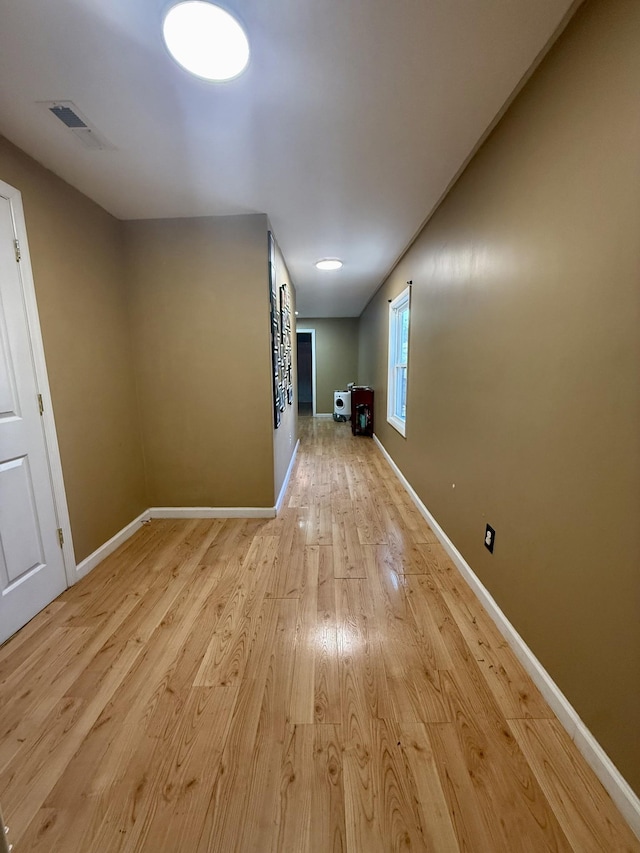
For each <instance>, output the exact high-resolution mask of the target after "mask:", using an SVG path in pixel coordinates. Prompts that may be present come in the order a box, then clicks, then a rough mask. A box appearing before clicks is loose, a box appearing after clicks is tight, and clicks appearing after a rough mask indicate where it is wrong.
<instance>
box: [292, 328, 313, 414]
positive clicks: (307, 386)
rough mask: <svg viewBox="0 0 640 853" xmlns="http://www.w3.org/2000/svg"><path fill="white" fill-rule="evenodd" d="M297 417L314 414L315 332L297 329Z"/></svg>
mask: <svg viewBox="0 0 640 853" xmlns="http://www.w3.org/2000/svg"><path fill="white" fill-rule="evenodd" d="M296 344H297V356H298V415H302V416H304V415H307V416H311V415H315V414H316V331H315V329H298V330H297V332H296Z"/></svg>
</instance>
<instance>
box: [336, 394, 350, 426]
mask: <svg viewBox="0 0 640 853" xmlns="http://www.w3.org/2000/svg"><path fill="white" fill-rule="evenodd" d="M333 417H334V419H335V420H341V421H347V420H349V418H350V417H351V392H350V391H334V392H333Z"/></svg>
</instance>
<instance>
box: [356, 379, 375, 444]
mask: <svg viewBox="0 0 640 853" xmlns="http://www.w3.org/2000/svg"><path fill="white" fill-rule="evenodd" d="M351 432H352V433H353V434H354V435H370V436H371V435H373V388H369V386H368V385H355V386H354V387H353V388H352V389H351Z"/></svg>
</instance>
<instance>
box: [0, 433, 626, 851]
mask: <svg viewBox="0 0 640 853" xmlns="http://www.w3.org/2000/svg"><path fill="white" fill-rule="evenodd" d="M300 434H301V445H300V449H299V453H298V459H297V462H296V467H295V469H294V473H293V477H292V481H291V484H290V486H289V491H288V494H287V497H286V499H285V506H284V508H283V510H282V512H281V513H280V515H279V516H278V518H277V519H272V520H265V519H245V520H243V519H227V520H218V519H215V520H210V519H209V520H196V519H194V520H169V519H166V520H153V521H151V522H150V523H148V524H146V525H144V526H143V527H142V529H141V530H140V531H139V532H138V533H137V534H136V535H135V536H134V537H133V538H131V539H130V540H129V541H128V542H127V543H126V544H125V545H124V546H123V547H122V548H121V549H120V550H119V551H117V552H116V553H114V554H113V555H112V556H110V557H109V558H108V559H107V560H105V561H104V562H103V563H102V564H101V565H100V566H98V567H97V568H96V569H95V570H94V571H93V572H92V573H91V574H90V575H89V576H87V577H86V578H85V579H84V580H82V581H81V582H80V583H78V584H77V585H76V586H74V587H72V588H71V589H69V590H68V591H67V592H65V593H64V594H63V595H62V596H60V598H58V599H57V600H56V601H54V602H53V603H52V604H51V605H50V606H49V607H48V608H47V609H46V610H45V611H43V612H42V613H40V614H39V615H38V616H37V617H36V618H35V619H34V620H32V622H30V623H29V624H28V625H27V626H26V627H25V628H24V629H23V630H22V631H21V632H19V633H18V634H17V635H15V637H14V638H13V639H12V640H10V641H9V642H8V643H6V644H5V645H4V646H3V647H1V648H0V803H2V808H3V811H4V816H5V818H6V820H7V823H8V824H9V826H10V827H11V837H10V840H11V841H13V843H14V845H15V847H14V850H15V853H30V851H43V853H44V851H46V852H47V853H56V851H60V853H98V851H100V853H102V851H108V853H116V851H122V853H125V851H126V852H127V853H130V851H146V853H157V852H158V851H162V853H178V851H180V853H205V851H210V853H213V852H214V851H215V853H232V851H238V853H249V851H255V853H267V851H278V853H337V851H344V853H378V851H379V853H387V851H409V850H411V851H446V853H454V851H460V853H461V851H472V853H519V851H532V853H542V851H573V852H574V853H591V852H592V853H599V852H600V851H611V853H614V851H615V853H617V851H635V853H638V851H640V843H639V842H638V841H637V840H636V839H635V837H634V836H633V835H632V834H631V832H630V830H629V829H628V828H627V827H626V825H625V823H624V822H623V820H622V819H621V817H620V815H619V814H618V812H617V810H616V808H615V807H614V805H613V803H612V802H611V800H610V799H609V797H608V795H607V794H606V793H605V791H604V789H603V788H602V786H601V785H600V783H599V782H598V781H597V780H596V778H595V776H594V775H593V774H592V772H591V771H590V769H589V768H588V767H587V766H586V764H585V762H584V760H583V759H582V758H581V756H580V755H579V753H578V752H577V751H576V749H575V748H574V746H573V744H572V742H571V740H570V739H569V737H568V736H567V734H566V733H565V731H564V729H562V728H561V726H560V725H559V724H558V723H557V721H556V720H555V718H554V716H553V713H552V712H551V711H550V709H549V708H548V706H547V705H546V703H545V702H544V700H543V699H542V698H541V696H540V694H539V693H538V691H537V689H536V688H535V686H534V685H533V683H532V682H531V680H530V679H529V677H528V676H527V675H526V673H525V672H524V670H523V669H522V667H521V666H520V664H519V663H518V661H517V660H516V659H515V657H514V656H513V654H512V653H511V652H510V650H509V649H508V648H507V647H506V643H505V641H504V640H503V638H502V636H501V635H500V634H499V633H498V631H497V629H496V628H495V626H494V624H493V622H492V621H491V620H490V619H489V617H488V616H487V615H486V614H485V613H484V611H483V610H482V609H481V607H480V606H479V604H478V603H477V601H476V599H475V598H474V596H473V594H472V593H471V592H470V590H469V589H468V587H467V586H466V584H465V583H464V582H463V581H462V580H461V578H460V576H459V574H458V572H457V570H456V569H455V568H454V567H453V564H452V563H451V561H450V560H449V558H448V557H447V555H446V554H445V552H444V551H443V549H442V547H441V546H440V545H439V543H438V541H437V539H436V537H435V536H434V535H433V533H432V532H431V530H430V529H429V527H428V526H427V525H426V523H425V521H424V520H423V519H422V517H421V515H420V514H419V513H418V511H417V509H416V508H415V506H414V505H413V503H412V502H411V501H410V499H409V497H408V496H407V494H406V493H405V491H404V489H403V488H402V486H401V485H400V483H399V482H398V480H397V479H396V477H395V475H394V474H393V472H392V471H391V469H390V468H389V467H388V465H387V463H386V462H385V461H384V459H383V457H382V455H381V454H380V452H379V451H378V450H377V448H376V447H375V445H374V443H373V442H372V441H371V440H368V439H365V438H353V437H352V436H351V431H350V429H349V425H348V424H341V423H335V422H334V421H333V420H331V419H328V418H327V419H318V418H303V419H301V420H300Z"/></svg>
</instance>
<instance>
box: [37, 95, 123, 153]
mask: <svg viewBox="0 0 640 853" xmlns="http://www.w3.org/2000/svg"><path fill="white" fill-rule="evenodd" d="M42 105H43V106H44V107H46V108H47V109H48V110H49V112H50V113H51V115H53V116H55V117H56V118H57V119H59V121H61V122H62V124H64V126H65V127H67V128H68V129H69V130H70V131H71V133H72V134H73V136H75V138H76V139H77V140H78V142H81V143H82V145H84V147H85V148H91V149H93V150H94V151H102V150H105V149H112V148H113V145H111V144H110V143H109V142H107V140H106V139H105V138H104V136H102V134H100V133H98V131H97V130H96V128H95V127H94V126H93V125H92V124H91V122H89V120H88V119H87V117H86V116H84V115H83V114H82V113H81V112H80V110H79V109H78V108H77V107H76V105H75V104H74V103H73V101H43V102H42Z"/></svg>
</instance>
